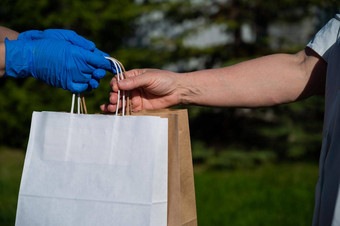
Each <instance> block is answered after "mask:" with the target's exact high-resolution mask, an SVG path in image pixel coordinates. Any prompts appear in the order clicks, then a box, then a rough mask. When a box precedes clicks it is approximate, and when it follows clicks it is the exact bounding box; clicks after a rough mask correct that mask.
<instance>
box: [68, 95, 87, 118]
mask: <svg viewBox="0 0 340 226" xmlns="http://www.w3.org/2000/svg"><path fill="white" fill-rule="evenodd" d="M75 96H76V95H75V94H73V95H72V104H71V114H73V113H74V102H75ZM77 111H78V112H77V113H78V114H80V113H82V114H87V109H86V104H85V97H84V96H82V95H81V94H80V93H78V98H77Z"/></svg>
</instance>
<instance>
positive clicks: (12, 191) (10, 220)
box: [0, 149, 24, 226]
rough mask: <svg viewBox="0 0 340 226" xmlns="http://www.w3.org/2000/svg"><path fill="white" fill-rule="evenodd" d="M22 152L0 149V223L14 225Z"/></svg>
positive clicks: (5, 225) (22, 160)
mask: <svg viewBox="0 0 340 226" xmlns="http://www.w3.org/2000/svg"><path fill="white" fill-rule="evenodd" d="M23 165H24V153H23V152H22V151H15V150H11V151H10V150H3V149H1V150H0V225H1V226H7V225H14V222H15V213H16V208H17V199H18V193H19V186H20V179H21V173H22V168H23Z"/></svg>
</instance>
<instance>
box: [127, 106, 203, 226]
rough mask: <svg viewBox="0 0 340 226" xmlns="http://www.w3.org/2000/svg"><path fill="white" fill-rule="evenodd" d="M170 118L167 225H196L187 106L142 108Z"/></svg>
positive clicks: (155, 114) (151, 113)
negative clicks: (159, 108) (157, 108)
mask: <svg viewBox="0 0 340 226" xmlns="http://www.w3.org/2000/svg"><path fill="white" fill-rule="evenodd" d="M133 115H153V116H160V117H162V118H167V119H168V126H169V128H168V134H169V137H168V142H169V144H168V145H169V146H168V150H169V152H168V154H169V156H168V224H167V225H168V226H196V225H197V215H196V200H195V186H194V175H193V165H192V155H191V144H190V131H189V120H188V112H187V110H186V109H163V110H153V111H150V110H149V111H142V112H137V113H133Z"/></svg>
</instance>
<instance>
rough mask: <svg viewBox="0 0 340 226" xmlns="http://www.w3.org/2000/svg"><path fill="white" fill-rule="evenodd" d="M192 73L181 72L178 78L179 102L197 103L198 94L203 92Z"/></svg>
mask: <svg viewBox="0 0 340 226" xmlns="http://www.w3.org/2000/svg"><path fill="white" fill-rule="evenodd" d="M192 76H193V75H192V74H191V73H181V74H179V76H178V79H177V95H178V102H179V104H184V105H188V104H197V103H196V101H195V100H196V99H197V96H199V95H200V94H201V90H200V89H199V87H197V86H195V83H194V80H193V79H192Z"/></svg>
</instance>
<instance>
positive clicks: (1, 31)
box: [0, 26, 19, 42]
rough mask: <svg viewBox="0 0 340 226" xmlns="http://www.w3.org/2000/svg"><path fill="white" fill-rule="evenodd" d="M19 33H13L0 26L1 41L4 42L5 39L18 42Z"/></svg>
mask: <svg viewBox="0 0 340 226" xmlns="http://www.w3.org/2000/svg"><path fill="white" fill-rule="evenodd" d="M18 35H19V33H18V32H16V31H13V30H11V29H9V28H6V27H3V26H0V41H1V42H3V41H4V40H5V38H8V39H9V40H16V39H17V38H18Z"/></svg>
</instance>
